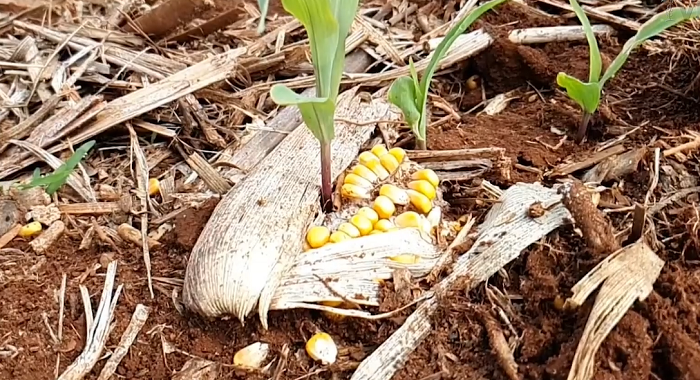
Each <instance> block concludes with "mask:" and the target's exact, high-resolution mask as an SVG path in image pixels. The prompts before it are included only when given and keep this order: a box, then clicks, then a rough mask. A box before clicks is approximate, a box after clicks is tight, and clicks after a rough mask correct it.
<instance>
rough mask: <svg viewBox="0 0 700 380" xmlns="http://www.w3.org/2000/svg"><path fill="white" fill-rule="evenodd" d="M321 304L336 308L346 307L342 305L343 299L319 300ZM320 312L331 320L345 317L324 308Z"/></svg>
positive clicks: (343, 303)
mask: <svg viewBox="0 0 700 380" xmlns="http://www.w3.org/2000/svg"><path fill="white" fill-rule="evenodd" d="M321 305H324V306H329V307H336V308H340V309H346V307H344V306H345V302H343V301H321ZM321 313H322V314H323V315H324V316H326V318H328V319H330V320H333V321H340V320H343V319H345V316H344V315H342V314H336V313H334V312H332V311H325V310H324V311H322V312H321Z"/></svg>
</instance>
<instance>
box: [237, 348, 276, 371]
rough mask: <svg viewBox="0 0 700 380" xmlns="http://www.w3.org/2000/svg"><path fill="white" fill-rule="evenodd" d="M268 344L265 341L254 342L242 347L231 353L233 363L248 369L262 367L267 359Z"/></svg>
mask: <svg viewBox="0 0 700 380" xmlns="http://www.w3.org/2000/svg"><path fill="white" fill-rule="evenodd" d="M268 353H269V346H268V345H267V344H266V343H261V342H256V343H253V344H251V345H249V346H246V347H243V348H242V349H240V350H238V351H237V352H236V354H235V355H233V365H235V366H237V367H244V368H250V369H257V368H260V367H262V364H263V363H264V362H265V359H267V355H268Z"/></svg>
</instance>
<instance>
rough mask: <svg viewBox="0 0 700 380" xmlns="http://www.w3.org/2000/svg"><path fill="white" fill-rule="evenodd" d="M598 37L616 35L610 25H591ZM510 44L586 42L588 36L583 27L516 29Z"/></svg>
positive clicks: (512, 32)
mask: <svg viewBox="0 0 700 380" xmlns="http://www.w3.org/2000/svg"><path fill="white" fill-rule="evenodd" d="M591 29H593V33H594V34H595V35H596V37H598V38H601V37H607V36H612V35H614V34H615V29H613V28H612V27H611V26H610V25H605V24H600V25H591ZM508 39H509V40H510V42H513V43H516V44H543V43H547V42H561V41H585V40H586V34H585V33H584V32H583V27H582V26H578V25H575V26H547V27H542V28H526V29H514V30H513V31H511V32H510V34H509V35H508Z"/></svg>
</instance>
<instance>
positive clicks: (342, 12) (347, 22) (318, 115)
mask: <svg viewBox="0 0 700 380" xmlns="http://www.w3.org/2000/svg"><path fill="white" fill-rule="evenodd" d="M282 5H283V6H284V9H285V10H286V11H287V12H289V13H290V14H291V15H292V16H294V17H296V18H297V19H298V20H299V22H301V24H302V25H303V26H304V28H305V29H306V33H307V35H308V37H309V45H310V46H311V60H312V61H313V66H314V74H315V77H316V88H315V89H316V94H315V96H314V97H304V96H301V95H299V94H297V93H295V92H294V91H292V90H291V89H289V88H288V87H286V86H283V85H274V86H272V88H271V89H270V96H271V97H272V100H273V101H274V102H275V103H277V104H279V105H282V106H289V105H296V106H297V107H299V110H300V111H301V116H302V118H303V119H304V123H305V124H306V126H307V127H308V128H309V130H310V131H311V133H312V134H313V135H314V136H315V137H316V139H318V141H319V143H320V144H321V205H322V207H323V209H324V211H326V212H330V211H332V208H333V202H332V195H333V189H332V186H331V184H332V180H331V141H332V140H333V139H334V138H335V124H334V119H335V106H336V100H337V98H338V91H339V89H340V79H341V77H342V75H343V68H344V66H345V39H346V38H347V35H348V32H349V31H350V26H351V25H352V22H353V20H354V18H355V13H357V8H358V0H282Z"/></svg>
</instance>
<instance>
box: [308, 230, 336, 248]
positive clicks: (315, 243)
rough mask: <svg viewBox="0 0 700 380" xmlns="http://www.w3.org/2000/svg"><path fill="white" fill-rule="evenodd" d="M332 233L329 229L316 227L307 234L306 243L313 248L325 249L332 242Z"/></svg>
mask: <svg viewBox="0 0 700 380" xmlns="http://www.w3.org/2000/svg"><path fill="white" fill-rule="evenodd" d="M330 237H331V232H330V230H329V229H328V228H327V227H323V226H314V227H311V228H309V231H308V232H307V233H306V242H307V243H309V246H310V247H311V248H319V247H323V246H324V245H325V244H326V243H328V240H330Z"/></svg>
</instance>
